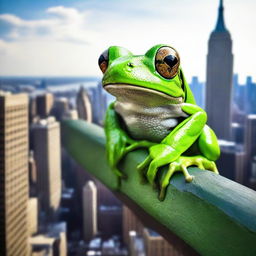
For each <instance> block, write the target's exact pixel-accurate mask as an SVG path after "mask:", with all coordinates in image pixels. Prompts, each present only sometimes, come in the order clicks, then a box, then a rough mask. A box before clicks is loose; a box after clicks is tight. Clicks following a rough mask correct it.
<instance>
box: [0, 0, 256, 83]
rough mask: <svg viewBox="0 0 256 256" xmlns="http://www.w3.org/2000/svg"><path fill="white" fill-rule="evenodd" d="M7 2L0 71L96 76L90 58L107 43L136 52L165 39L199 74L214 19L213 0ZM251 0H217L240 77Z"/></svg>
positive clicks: (0, 13) (250, 40)
mask: <svg viewBox="0 0 256 256" xmlns="http://www.w3.org/2000/svg"><path fill="white" fill-rule="evenodd" d="M14 3H15V1H8V3H7V1H5V0H4V1H1V5H0V23H1V27H2V30H1V33H0V54H1V61H0V65H1V66H2V69H1V73H0V75H41V76H58V75H59V76H61V75H69V76H72V75H80V76H81V75H85V76H88V75H93V76H100V72H99V70H98V67H97V59H98V56H99V55H100V53H101V52H102V51H103V50H105V48H107V47H109V46H110V45H113V44H116V45H121V46H124V47H126V48H128V49H130V50H131V51H132V52H134V53H135V54H143V53H144V52H146V51H147V50H148V49H149V48H150V47H151V46H152V45H154V44H157V43H167V44H171V45H173V46H174V47H176V48H177V50H178V51H179V53H180V55H181V61H182V66H183V69H184V72H185V75H186V77H187V79H188V80H190V78H191V77H192V76H193V75H197V76H199V77H200V80H205V75H206V54H207V45H206V42H207V39H208V35H209V33H210V32H211V29H212V27H214V26H215V24H216V20H217V15H216V11H215V10H216V8H217V6H218V4H219V1H218V0H216V1H202V0H199V1H197V3H196V4H193V5H192V4H191V2H190V1H189V0H183V1H172V3H169V2H168V1H162V2H161V5H159V3H158V2H157V1H154V0H151V1H150V2H149V4H146V3H145V1H144V0H143V1H139V2H137V3H136V6H135V5H134V4H132V3H126V2H124V1H118V2H117V1H115V0H111V1H109V2H108V5H106V4H104V3H100V2H99V1H90V0H88V1H83V2H82V1H57V0H56V1H37V2H32V1H30V0H26V1H22V2H19V3H15V5H14ZM255 7H256V3H254V2H253V1H252V0H247V1H241V0H235V1H230V0H229V1H228V0H226V1H224V8H225V17H226V20H227V27H228V28H229V30H230V32H231V34H232V39H233V41H234V42H235V43H234V50H233V52H234V55H235V60H234V72H235V73H239V75H240V78H241V80H244V77H245V76H247V75H251V76H252V77H253V79H255V77H256V73H255V70H254V69H253V65H252V61H253V59H255V58H256V51H254V45H255V42H256V35H255V33H253V32H252V31H251V30H250V27H254V24H255V25H256V18H255V17H254V15H253V12H252V11H253V10H254V9H255ZM27 8H30V10H31V11H28V10H27ZM206 9H207V10H212V12H207V13H206V12H205V10H206ZM238 12H239V13H241V15H242V18H241V19H237V17H236V15H237V13H238ZM191 13H194V14H196V15H191ZM243 14H244V15H243ZM202 20H203V21H204V22H202ZM117 21H118V22H117ZM170 27H171V30H170ZM152 29H153V30H154V33H152ZM141 31H143V33H141ZM170 31H171V32H170ZM145 38H147V40H146V42H145ZM188 39H189V40H188ZM241 49H242V50H241ZM49 56H51V57H50V58H49ZM248 56H250V58H248ZM28 60H33V61H28ZM195 60H196V65H195V64H194V62H195Z"/></svg>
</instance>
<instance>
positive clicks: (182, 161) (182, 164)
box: [159, 155, 219, 201]
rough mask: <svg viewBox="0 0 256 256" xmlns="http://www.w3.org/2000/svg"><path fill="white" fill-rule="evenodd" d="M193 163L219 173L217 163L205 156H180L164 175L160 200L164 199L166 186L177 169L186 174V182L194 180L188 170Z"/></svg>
mask: <svg viewBox="0 0 256 256" xmlns="http://www.w3.org/2000/svg"><path fill="white" fill-rule="evenodd" d="M193 165H194V166H197V167H198V168H199V169H203V170H209V171H212V172H214V173H216V174H218V173H219V172H218V169H217V167H216V164H215V163H214V162H213V161H210V160H208V159H207V158H205V157H203V156H200V155H199V156H180V157H179V158H178V159H177V160H176V161H174V162H172V163H170V165H169V169H168V171H167V174H166V175H165V176H164V178H163V180H162V182H161V184H160V194H159V200H161V201H163V200H164V197H165V194H166V188H167V186H168V185H169V183H170V179H171V177H172V176H173V174H174V173H175V172H176V171H181V172H182V173H183V174H184V176H185V180H186V182H191V181H192V180H193V176H192V175H190V174H189V172H188V170H187V167H189V166H193Z"/></svg>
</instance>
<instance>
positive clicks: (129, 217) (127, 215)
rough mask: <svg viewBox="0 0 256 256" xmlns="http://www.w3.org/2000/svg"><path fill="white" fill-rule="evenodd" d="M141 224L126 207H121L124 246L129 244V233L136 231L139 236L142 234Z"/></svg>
mask: <svg viewBox="0 0 256 256" xmlns="http://www.w3.org/2000/svg"><path fill="white" fill-rule="evenodd" d="M143 228H144V226H143V224H142V223H141V221H140V220H139V219H138V218H137V216H135V215H134V213H133V212H132V211H131V210H130V209H129V208H128V207H127V206H125V205H124V206H123V239H124V242H125V244H126V245H128V244H129V240H130V238H129V232H130V231H136V232H137V233H138V234H139V235H142V233H143Z"/></svg>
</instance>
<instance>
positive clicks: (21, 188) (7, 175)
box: [0, 92, 28, 256]
mask: <svg viewBox="0 0 256 256" xmlns="http://www.w3.org/2000/svg"><path fill="white" fill-rule="evenodd" d="M27 203H28V97H27V95H26V94H16V95H12V94H6V93H1V92H0V255H5V256H27V255H28V223H27Z"/></svg>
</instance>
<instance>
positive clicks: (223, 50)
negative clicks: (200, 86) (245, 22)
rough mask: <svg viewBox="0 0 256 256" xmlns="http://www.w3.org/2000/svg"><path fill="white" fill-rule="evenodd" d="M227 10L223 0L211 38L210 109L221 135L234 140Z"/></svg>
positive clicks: (209, 57)
mask: <svg viewBox="0 0 256 256" xmlns="http://www.w3.org/2000/svg"><path fill="white" fill-rule="evenodd" d="M223 12H224V7H223V1H222V0H220V4H219V11H218V19H217V24H216V27H215V29H214V30H213V31H212V33H211V36H210V39H209V42H208V55H207V75H206V111H207V113H208V124H209V125H210V126H211V127H212V128H213V130H214V131H215V132H216V134H217V137H218V138H219V139H225V140H230V139H231V99H232V76H233V54H232V39H231V35H230V33H229V31H228V30H227V28H226V26H225V22H224V15H223Z"/></svg>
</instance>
